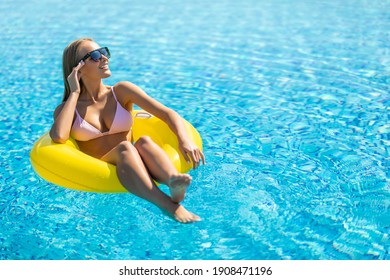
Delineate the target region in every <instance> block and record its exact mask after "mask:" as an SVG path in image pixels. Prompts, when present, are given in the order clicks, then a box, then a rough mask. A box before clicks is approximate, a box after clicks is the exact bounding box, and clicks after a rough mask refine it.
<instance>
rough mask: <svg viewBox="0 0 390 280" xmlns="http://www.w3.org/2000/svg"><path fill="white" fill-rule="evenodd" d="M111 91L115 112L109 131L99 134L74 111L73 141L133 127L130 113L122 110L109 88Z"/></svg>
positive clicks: (90, 138) (97, 130)
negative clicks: (114, 102)
mask: <svg viewBox="0 0 390 280" xmlns="http://www.w3.org/2000/svg"><path fill="white" fill-rule="evenodd" d="M111 90H112V93H113V95H114V98H115V101H116V111H115V117H114V120H113V121H112V125H111V127H110V129H109V130H108V131H106V132H101V131H100V130H99V129H97V128H96V127H94V126H93V125H91V124H90V123H88V122H87V121H85V120H84V119H83V118H82V117H81V116H80V114H79V112H77V109H76V110H75V111H76V119H75V121H74V123H73V125H72V129H71V132H70V134H71V136H72V137H73V138H74V139H76V140H77V141H88V140H92V139H95V138H99V137H102V136H104V135H110V134H115V133H119V132H125V131H130V129H131V127H132V125H133V117H132V116H131V113H130V112H129V111H127V110H126V109H125V108H123V107H122V105H121V104H120V103H119V102H118V99H117V98H116V95H115V91H114V88H113V87H111Z"/></svg>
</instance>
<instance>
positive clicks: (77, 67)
mask: <svg viewBox="0 0 390 280" xmlns="http://www.w3.org/2000/svg"><path fill="white" fill-rule="evenodd" d="M84 65H85V62H84V60H80V62H79V64H77V65H76V67H74V68H73V71H74V70H76V71H79V70H80V68H81V67H83V66H84Z"/></svg>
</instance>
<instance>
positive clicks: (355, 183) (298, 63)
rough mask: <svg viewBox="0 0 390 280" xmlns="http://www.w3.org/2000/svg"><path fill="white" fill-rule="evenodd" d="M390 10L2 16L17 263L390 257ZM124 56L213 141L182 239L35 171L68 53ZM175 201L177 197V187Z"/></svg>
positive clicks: (275, 4)
mask: <svg viewBox="0 0 390 280" xmlns="http://www.w3.org/2000/svg"><path fill="white" fill-rule="evenodd" d="M389 11H390V3H389V1H387V0H370V1H365V0H348V1H344V0H332V1H321V0H306V1H302V0H299V1H298V0H295V1H291V0H275V1H266V0H243V1H235V0H221V1H208V0H199V1H181V0H172V1H169V0H156V1H155V0H133V1H130V0H126V1H125V0H120V1H115V4H113V3H110V4H109V5H107V1H99V0H95V1H90V0H80V1H77V5H76V7H75V4H74V1H54V0H40V1H38V0H32V1H28V2H26V1H21V0H2V1H1V2H0V26H1V27H0V42H1V50H2V51H1V57H2V60H1V67H0V98H1V103H0V104H1V105H0V106H1V112H2V113H1V115H0V139H1V140H0V141H1V146H0V171H1V174H0V194H1V196H0V259H196V260H197V259H204V260H207V259H218V260H219V259H229V260H230V259H234V260H242V259H381V260H383V259H385V260H389V259H390V237H389V232H390V168H389V167H390V161H389V157H390V122H389V119H390V93H389V82H390V75H389V74H390V50H389V44H390V33H389V30H390V13H389ZM84 36H88V37H93V38H94V39H95V40H96V41H97V42H98V43H99V44H100V45H102V46H108V47H109V48H110V50H111V53H112V58H111V60H110V66H111V70H112V72H113V76H112V77H110V78H109V79H108V80H106V83H107V84H111V85H112V84H114V83H116V82H118V81H121V80H129V81H132V82H134V83H136V84H138V85H139V86H141V87H142V88H143V89H144V90H145V91H147V92H148V93H149V94H150V95H151V96H152V97H154V98H156V99H157V100H159V101H161V102H163V103H164V104H166V105H167V106H169V107H171V108H173V109H175V110H176V111H178V112H179V113H180V114H181V115H182V116H183V117H184V118H186V119H187V120H188V121H190V122H191V123H192V124H193V125H194V126H195V127H196V128H197V129H198V131H199V132H200V133H201V135H202V137H203V141H204V152H205V155H206V157H207V165H205V166H202V167H201V168H199V169H198V170H197V171H191V175H192V176H193V178H194V182H193V184H192V185H191V187H190V189H189V193H188V196H187V198H186V200H185V203H184V205H185V206H186V207H187V208H188V209H190V210H192V211H194V212H195V213H196V214H198V215H200V216H201V217H202V218H203V221H202V222H200V223H196V224H191V225H181V224H178V223H176V222H174V221H172V220H170V219H169V218H167V217H165V216H163V215H162V214H161V213H160V211H159V210H158V209H157V208H156V207H155V206H153V205H151V204H149V203H147V202H144V201H142V200H140V199H138V198H137V197H135V196H133V195H129V194H95V193H84V192H77V191H73V190H69V189H64V188H61V187H57V186H55V185H53V184H50V183H47V182H45V181H44V180H43V179H41V178H39V177H38V176H37V175H36V174H35V173H34V171H33V170H32V167H31V165H30V161H29V151H30V149H31V147H32V145H33V143H34V142H35V141H36V140H37V139H38V138H39V137H40V136H41V135H42V134H43V133H45V132H46V131H48V130H49V128H50V126H51V121H52V113H53V110H54V108H55V107H56V105H57V104H58V103H59V102H60V101H61V98H62V92H63V86H62V76H61V75H62V73H61V71H62V69H61V56H62V51H63V48H64V47H65V46H66V45H67V44H68V43H69V42H71V41H72V40H74V39H76V38H79V37H84ZM162 189H163V190H164V191H166V188H165V187H164V186H163V187H162Z"/></svg>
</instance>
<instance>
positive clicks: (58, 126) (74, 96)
mask: <svg viewBox="0 0 390 280" xmlns="http://www.w3.org/2000/svg"><path fill="white" fill-rule="evenodd" d="M83 66H84V62H83V61H82V62H80V63H79V64H78V65H77V66H76V67H74V68H73V71H72V73H70V75H69V76H68V83H69V86H70V90H71V93H70V95H69V98H68V100H66V101H65V102H64V103H62V104H61V105H59V106H58V107H57V108H56V110H55V111H54V123H53V125H52V127H51V129H50V137H51V139H52V140H53V141H54V142H56V143H65V142H66V140H68V139H69V135H70V130H71V127H72V122H73V117H74V111H75V109H76V105H77V100H78V98H79V96H80V83H79V80H80V78H81V74H80V72H79V69H80V68H81V67H83Z"/></svg>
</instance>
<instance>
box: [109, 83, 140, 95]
mask: <svg viewBox="0 0 390 280" xmlns="http://www.w3.org/2000/svg"><path fill="white" fill-rule="evenodd" d="M114 90H115V92H125V93H132V92H137V91H142V89H141V88H140V87H139V86H137V85H135V84H133V83H131V82H128V81H122V82H118V83H116V84H115V85H114Z"/></svg>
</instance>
